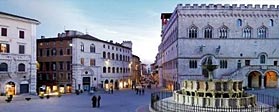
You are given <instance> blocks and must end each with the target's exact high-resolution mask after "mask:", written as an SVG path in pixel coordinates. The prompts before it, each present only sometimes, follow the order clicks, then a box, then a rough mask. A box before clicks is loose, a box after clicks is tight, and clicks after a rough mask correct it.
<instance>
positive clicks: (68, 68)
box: [67, 61, 71, 70]
mask: <svg viewBox="0 0 279 112" xmlns="http://www.w3.org/2000/svg"><path fill="white" fill-rule="evenodd" d="M67 70H71V62H69V61H68V62H67Z"/></svg>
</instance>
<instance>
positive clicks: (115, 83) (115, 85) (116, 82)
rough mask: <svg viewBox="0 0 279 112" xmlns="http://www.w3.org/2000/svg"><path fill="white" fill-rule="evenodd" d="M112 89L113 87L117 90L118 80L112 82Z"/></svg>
mask: <svg viewBox="0 0 279 112" xmlns="http://www.w3.org/2000/svg"><path fill="white" fill-rule="evenodd" d="M114 87H115V89H119V83H118V80H116V81H115V82H114Z"/></svg>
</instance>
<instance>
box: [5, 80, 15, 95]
mask: <svg viewBox="0 0 279 112" xmlns="http://www.w3.org/2000/svg"><path fill="white" fill-rule="evenodd" d="M15 89H16V87H15V83H14V82H12V81H10V82H8V83H6V95H15Z"/></svg>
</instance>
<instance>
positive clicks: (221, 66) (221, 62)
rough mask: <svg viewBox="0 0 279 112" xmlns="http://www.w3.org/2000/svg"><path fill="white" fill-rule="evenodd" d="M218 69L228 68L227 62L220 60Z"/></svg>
mask: <svg viewBox="0 0 279 112" xmlns="http://www.w3.org/2000/svg"><path fill="white" fill-rule="evenodd" d="M220 68H221V69H226V68H228V61H227V60H220Z"/></svg>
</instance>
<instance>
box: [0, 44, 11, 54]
mask: <svg viewBox="0 0 279 112" xmlns="http://www.w3.org/2000/svg"><path fill="white" fill-rule="evenodd" d="M0 47H1V49H0V52H1V53H10V45H9V44H0Z"/></svg>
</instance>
